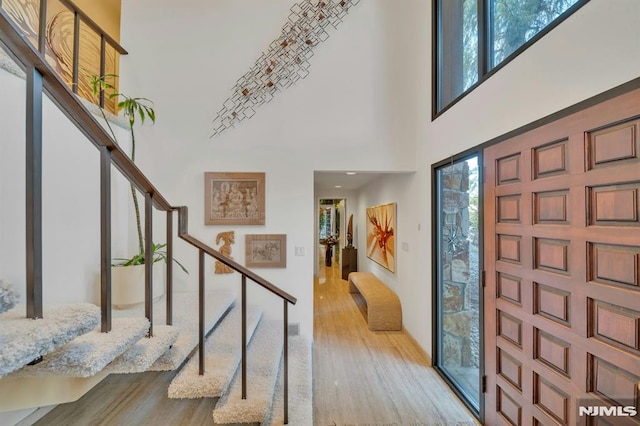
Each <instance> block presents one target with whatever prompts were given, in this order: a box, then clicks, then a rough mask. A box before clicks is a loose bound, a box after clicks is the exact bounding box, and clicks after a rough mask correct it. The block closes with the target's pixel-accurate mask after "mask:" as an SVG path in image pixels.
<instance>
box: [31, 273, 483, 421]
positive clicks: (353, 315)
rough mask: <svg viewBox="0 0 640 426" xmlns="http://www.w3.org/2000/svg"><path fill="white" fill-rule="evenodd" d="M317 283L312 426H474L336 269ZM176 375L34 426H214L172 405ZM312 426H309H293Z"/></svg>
mask: <svg viewBox="0 0 640 426" xmlns="http://www.w3.org/2000/svg"><path fill="white" fill-rule="evenodd" d="M324 269H325V268H324V266H322V267H321V270H320V272H321V274H320V279H316V282H315V283H314V288H315V297H314V305H315V306H314V308H315V330H314V352H313V363H314V366H313V381H314V401H313V403H314V404H313V405H314V419H315V420H314V423H315V426H329V425H335V426H356V425H368V426H374V425H376V426H377V425H385V426H387V425H388V426H391V425H393V426H399V425H405V426H409V425H411V426H423V425H429V426H435V425H471V424H475V422H474V419H473V417H472V416H471V415H470V414H469V413H468V412H467V411H466V410H465V408H464V407H463V406H462V404H461V403H460V402H459V401H458V400H457V399H456V397H455V396H454V395H453V393H452V392H451V391H450V390H449V388H448V387H447V386H446V385H445V384H444V382H443V381H442V380H441V379H440V378H439V376H437V374H436V373H435V371H434V370H433V369H431V368H429V367H428V365H427V360H426V359H425V358H424V357H423V355H422V354H421V352H420V351H419V349H418V348H416V347H415V345H414V344H413V343H412V341H411V340H410V339H409V338H408V337H407V336H406V335H405V334H403V333H402V332H371V331H369V329H368V328H367V324H366V320H365V318H366V317H365V312H366V311H365V309H366V308H365V305H364V301H363V300H362V299H361V298H360V297H359V296H353V295H351V294H349V292H348V284H347V282H346V281H343V280H341V279H340V273H339V268H338V267H337V266H336V267H334V268H329V269H328V270H327V271H325V270H324ZM174 375H175V372H167V373H143V374H130V375H125V374H122V375H111V376H109V377H107V378H106V379H105V380H103V381H102V382H101V383H100V384H99V385H98V386H96V387H95V388H94V389H92V390H91V391H90V392H89V393H87V394H86V395H85V396H83V397H82V398H81V399H80V400H78V401H76V402H74V403H69V404H62V405H60V406H58V407H56V408H55V409H54V410H53V411H51V412H50V413H49V414H47V415H46V416H45V417H43V418H42V419H41V420H40V421H39V422H37V423H36V424H37V425H40V426H41V425H56V426H59V425H73V426H84V425H92V426H93V425H104V426H113V425H136V426H137V425H153V426H165V425H171V426H173V425H185V426H187V425H198V426H200V425H211V424H212V416H211V412H212V410H213V407H214V405H215V402H216V401H215V400H214V399H201V400H171V399H168V398H167V387H168V386H169V383H170V382H171V379H172V377H173V376H174ZM292 426H310V425H292Z"/></svg>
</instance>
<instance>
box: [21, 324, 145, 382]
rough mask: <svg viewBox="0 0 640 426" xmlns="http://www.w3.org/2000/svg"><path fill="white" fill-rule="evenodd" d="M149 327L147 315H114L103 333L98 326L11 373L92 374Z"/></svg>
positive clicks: (85, 375) (137, 338)
mask: <svg viewBox="0 0 640 426" xmlns="http://www.w3.org/2000/svg"><path fill="white" fill-rule="evenodd" d="M148 329H149V321H148V320H147V319H146V318H114V319H113V322H112V329H111V331H110V332H108V333H102V332H101V331H100V328H99V327H98V328H96V329H94V330H93V331H92V332H90V333H87V334H83V335H82V336H79V337H77V338H75V339H74V340H72V341H71V342H69V343H67V344H66V345H64V346H62V347H61V348H59V349H57V350H55V351H54V352H52V353H50V354H49V355H47V356H45V357H44V360H43V361H42V362H40V363H39V364H36V365H28V366H26V367H24V368H22V369H21V370H18V371H16V372H15V373H12V375H14V376H20V377H34V376H35V377H37V376H67V377H91V376H93V375H95V374H97V373H98V372H99V371H101V370H102V369H104V368H105V367H106V366H107V364H109V363H110V362H111V361H113V360H114V359H115V358H116V357H118V356H119V355H121V354H122V353H124V352H125V351H126V350H127V349H128V348H129V347H131V346H132V345H133V344H135V343H136V342H137V341H138V340H140V339H141V338H142V337H144V335H145V334H146V333H147V330H148Z"/></svg>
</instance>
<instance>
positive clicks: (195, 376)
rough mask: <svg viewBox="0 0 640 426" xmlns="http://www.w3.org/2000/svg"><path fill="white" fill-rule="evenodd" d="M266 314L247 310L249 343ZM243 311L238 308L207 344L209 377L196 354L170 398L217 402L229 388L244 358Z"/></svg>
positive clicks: (177, 379) (176, 381) (174, 383)
mask: <svg viewBox="0 0 640 426" xmlns="http://www.w3.org/2000/svg"><path fill="white" fill-rule="evenodd" d="M261 317H262V310H261V309H259V308H257V307H253V306H250V307H247V341H251V337H252V336H253V333H254V331H255V329H256V327H257V326H258V323H259V322H260V318H261ZM241 330H242V309H241V308H240V307H238V306H236V307H234V308H233V309H232V310H231V312H229V314H228V315H227V316H226V317H225V318H224V320H223V321H222V322H221V323H220V324H219V325H218V326H217V327H216V328H215V329H214V330H213V332H212V333H211V335H209V337H207V339H206V341H205V345H204V346H205V374H203V375H202V376H201V375H199V357H198V354H197V353H196V354H195V355H194V356H193V357H192V358H191V359H190V360H189V362H188V363H187V364H186V365H185V366H184V367H183V368H182V370H181V371H180V373H178V375H177V376H176V377H174V379H173V380H172V381H171V384H170V385H169V392H168V394H169V398H215V397H219V396H220V395H222V394H223V393H224V392H225V391H226V390H227V389H228V388H229V384H230V383H231V380H232V379H233V376H234V374H235V372H236V370H237V368H238V365H239V364H240V359H241V356H242V343H241V339H242V337H241V336H242V334H241Z"/></svg>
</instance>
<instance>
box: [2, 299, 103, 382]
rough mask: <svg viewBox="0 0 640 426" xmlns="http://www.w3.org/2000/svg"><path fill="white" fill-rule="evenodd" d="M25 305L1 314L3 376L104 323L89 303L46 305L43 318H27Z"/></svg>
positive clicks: (98, 311) (96, 308)
mask: <svg viewBox="0 0 640 426" xmlns="http://www.w3.org/2000/svg"><path fill="white" fill-rule="evenodd" d="M25 313H26V308H25V306H23V305H21V306H16V307H15V308H13V309H11V310H9V311H7V312H4V313H2V314H0V377H3V376H5V375H7V374H9V373H11V372H12V371H16V370H18V369H20V368H22V367H23V366H24V365H26V364H28V363H29V362H31V361H33V360H34V359H36V358H39V357H41V356H44V355H47V354H49V353H51V352H53V351H54V350H56V349H58V348H60V347H61V346H62V345H64V344H66V343H67V342H69V341H71V340H72V339H75V338H76V337H78V336H80V335H82V334H84V333H87V332H89V331H91V330H93V329H94V328H95V327H96V326H97V325H98V324H99V323H100V309H99V308H98V307H97V306H95V305H92V304H89V303H82V304H73V305H66V306H48V307H45V309H44V312H43V316H44V318H41V319H35V320H34V319H28V318H25Z"/></svg>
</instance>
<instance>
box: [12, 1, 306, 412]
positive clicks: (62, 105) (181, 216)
mask: <svg viewBox="0 0 640 426" xmlns="http://www.w3.org/2000/svg"><path fill="white" fill-rule="evenodd" d="M1 1H2V0H0V4H1ZM65 2H66V3H70V2H68V1H65ZM43 4H44V3H43ZM76 13H77V12H76ZM76 16H77V15H76ZM76 22H77V18H76ZM0 41H1V42H2V43H4V44H5V45H6V46H7V48H8V50H9V51H8V53H9V54H10V55H11V56H12V57H13V58H14V59H15V60H16V61H17V62H19V63H21V64H22V67H23V69H25V68H26V69H27V71H28V74H27V77H28V78H27V80H28V84H27V92H29V91H30V90H31V91H37V92H38V98H39V99H38V100H39V105H35V103H34V107H37V109H38V111H32V112H31V114H29V113H28V114H27V129H28V128H29V125H30V124H33V125H38V126H41V124H42V117H41V111H42V105H41V103H42V93H43V92H46V93H47V94H49V98H50V99H51V101H52V102H53V103H54V104H56V105H57V107H58V108H59V109H60V110H61V111H62V112H63V113H64V114H65V115H66V116H67V118H68V119H69V120H70V121H71V122H72V123H74V124H75V126H76V127H77V128H78V129H79V130H80V131H81V132H82V133H83V134H84V135H85V137H86V138H87V139H89V140H90V141H91V142H92V143H93V144H94V145H95V146H96V148H97V149H98V151H99V152H100V158H101V173H100V176H101V183H100V185H101V187H100V197H101V208H102V209H105V210H109V211H110V209H111V205H110V198H111V181H110V175H111V173H110V172H109V166H110V165H111V164H113V165H114V166H115V167H116V168H118V169H119V170H120V172H121V173H122V174H123V175H124V176H125V178H126V179H128V180H129V181H130V182H131V183H132V184H133V185H135V186H136V187H137V188H138V190H140V191H141V192H143V193H144V194H145V258H146V259H147V260H149V259H151V257H152V251H153V250H152V216H153V214H152V213H153V212H152V205H153V206H155V207H156V208H157V209H158V210H162V211H166V212H167V220H168V221H170V220H171V214H170V212H172V211H174V210H177V211H178V235H179V236H180V238H182V239H183V240H184V241H186V242H188V243H189V244H191V245H192V246H194V247H195V248H197V249H198V252H199V286H198V288H199V308H198V310H199V322H200V325H199V352H200V355H199V357H200V359H199V362H200V374H201V375H202V374H204V335H205V327H204V321H205V312H204V307H205V303H204V300H205V282H204V281H205V280H204V275H205V274H204V255H205V254H208V255H210V256H211V257H213V258H214V259H216V260H218V261H220V262H221V263H223V264H225V265H227V266H229V267H230V268H232V269H234V270H235V271H237V272H239V273H240V274H242V305H243V309H242V317H243V322H242V323H243V332H242V340H243V342H242V347H243V349H242V383H243V384H242V397H243V399H244V398H246V345H247V342H246V278H249V279H251V280H252V281H253V282H255V283H256V284H258V285H260V286H262V287H263V288H265V289H266V290H268V291H270V292H271V293H273V294H275V295H277V296H279V297H280V298H282V300H283V305H284V314H283V322H284V345H283V346H284V348H283V351H284V361H283V362H284V367H283V368H284V370H285V371H284V373H283V387H284V423H285V424H287V423H288V352H289V349H288V313H287V312H288V311H287V309H288V304H289V303H291V304H295V303H296V302H297V299H296V298H295V297H293V296H292V295H290V294H289V293H287V292H285V291H283V290H281V289H280V288H278V287H276V286H275V285H273V284H271V283H270V282H269V281H267V280H265V279H264V278H262V277H260V276H259V275H257V274H255V273H254V272H252V271H251V270H249V269H247V268H246V267H244V266H242V265H240V264H239V263H236V262H234V261H233V260H231V259H229V258H227V257H225V256H224V255H222V253H220V252H218V251H217V250H215V249H213V248H211V247H209V246H208V245H207V244H205V243H203V242H202V241H200V240H198V239H196V238H194V237H192V236H191V235H189V233H188V230H189V227H188V219H189V218H188V209H187V207H184V206H183V207H174V206H172V205H171V204H169V202H168V201H167V200H166V199H165V198H164V197H163V196H162V194H160V192H159V191H158V190H157V189H156V188H155V187H154V186H153V185H152V184H151V182H150V181H149V180H148V179H147V177H146V176H145V175H144V174H143V173H142V172H141V171H140V169H139V168H138V167H137V166H136V165H135V164H134V163H133V161H131V159H130V158H129V157H128V156H127V155H126V154H125V152H124V151H123V150H122V149H121V148H120V146H119V145H118V144H117V142H116V141H114V140H113V139H112V138H111V137H110V136H109V135H108V134H107V132H106V130H105V129H104V128H103V127H102V126H101V125H100V124H99V123H98V121H97V120H96V119H95V118H94V117H93V115H91V113H90V112H89V111H88V110H87V109H86V108H85V106H84V105H83V104H82V102H81V101H80V100H79V99H78V98H77V96H76V95H75V94H74V93H73V92H71V90H69V88H68V87H67V85H66V84H65V83H64V82H63V81H62V80H61V79H60V77H59V76H58V74H57V73H56V72H55V71H54V70H53V68H52V67H51V66H50V65H49V64H48V63H47V62H46V60H45V59H44V53H39V52H38V51H37V50H36V49H35V48H34V47H33V46H32V45H31V43H30V42H29V41H28V40H27V39H26V37H25V36H24V35H23V34H22V33H21V32H20V31H19V30H18V29H17V28H16V27H15V26H14V24H13V22H12V21H11V20H10V19H9V17H8V16H7V14H6V12H5V11H4V10H3V9H2V8H0ZM104 42H105V39H104V37H103V38H102V46H103V48H102V51H104ZM42 50H44V49H42ZM29 73H31V74H32V75H33V76H34V77H36V78H37V84H35V83H34V81H33V79H32V78H31V77H29V75H30V74H29ZM34 109H35V108H34ZM35 136H38V135H35ZM29 140H30V141H31V142H32V143H34V144H39V141H38V137H34V135H31V137H30V135H29V131H27V141H29ZM29 160H34V161H35V162H36V167H34V168H33V173H32V175H33V176H36V177H37V176H38V175H39V170H40V168H41V166H42V161H41V158H40V157H39V156H38V155H31V157H29V155H27V163H29ZM27 181H29V177H27ZM27 183H28V182H27ZM39 188H40V186H39V184H38V183H36V184H33V185H32V189H34V191H32V192H38V193H34V194H32V195H33V197H34V198H36V199H37V202H38V203H41V201H42V195H41V193H39ZM27 193H29V185H27ZM27 195H28V194H27ZM32 210H34V211H36V212H39V210H40V209H39V207H38V205H36V206H34V208H33V209H32ZM27 213H29V212H27ZM31 222H32V223H31V224H30V223H29V220H27V226H26V234H27V240H29V235H30V234H32V233H33V234H34V238H33V240H34V244H32V246H33V247H31V249H30V251H31V252H33V254H34V255H33V256H32V258H33V259H32V260H34V262H33V263H34V264H33V265H27V281H28V283H27V287H28V288H29V287H32V290H33V291H31V293H32V294H31V295H29V297H28V299H29V300H28V301H27V307H28V309H27V311H29V309H31V310H33V311H34V312H31V313H29V312H28V315H30V317H32V318H36V317H39V318H41V317H42V312H41V311H42V306H41V305H42V280H41V279H32V280H31V281H32V285H29V277H28V275H29V274H33V272H39V271H41V268H42V259H41V256H39V255H38V253H39V251H41V238H42V229H41V221H40V219H39V218H34V220H32V221H31ZM107 222H110V213H109V214H102V215H101V259H100V264H101V310H102V317H103V322H102V331H103V332H108V331H110V330H111V321H110V319H111V303H110V302H111V301H110V300H109V299H110V293H111V279H110V276H109V275H110V272H109V270H110V266H111V265H110V259H109V258H110V242H111V235H110V234H111V230H110V225H109V224H108V223H107ZM167 229H168V230H170V229H171V226H170V225H169V224H168V225H167ZM167 244H168V248H167V251H168V253H171V250H172V249H171V242H170V241H168V243H167ZM27 248H28V251H29V247H27ZM28 259H29V256H28ZM167 263H168V264H169V265H171V264H172V262H171V257H169V260H168V262H167ZM29 266H31V268H30V267H29ZM152 266H153V263H152V262H150V261H149V262H146V263H145V315H146V317H147V318H148V319H149V321H150V324H151V325H150V328H149V334H148V336H149V337H151V336H152V335H153V317H152V297H153V293H152V289H153V285H152V284H153V283H152V277H153V274H152ZM168 271H169V272H168V275H169V276H170V275H171V272H170V268H168ZM169 292H170V287H169ZM170 298H171V295H170V293H169V294H168V301H167V313H168V314H169V313H170V311H171V300H170ZM36 311H38V312H36ZM167 319H168V320H169V322H170V321H171V319H170V317H169V315H168V318H167Z"/></svg>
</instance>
